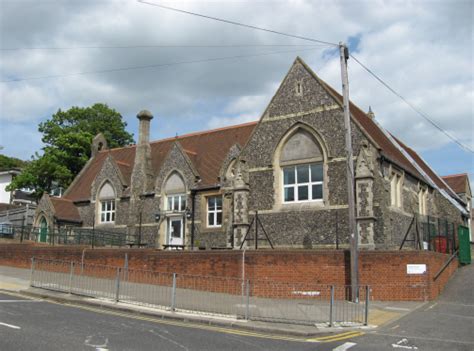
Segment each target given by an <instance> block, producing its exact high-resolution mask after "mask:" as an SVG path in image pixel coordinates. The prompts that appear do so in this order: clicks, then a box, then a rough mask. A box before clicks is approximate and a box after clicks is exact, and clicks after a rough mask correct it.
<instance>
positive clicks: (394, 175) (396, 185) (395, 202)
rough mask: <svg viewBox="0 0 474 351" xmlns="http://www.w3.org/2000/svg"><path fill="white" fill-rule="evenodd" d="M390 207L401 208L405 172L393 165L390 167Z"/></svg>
mask: <svg viewBox="0 0 474 351" xmlns="http://www.w3.org/2000/svg"><path fill="white" fill-rule="evenodd" d="M389 174H390V177H389V180H390V207H392V208H396V209H403V194H402V193H403V184H404V180H405V174H404V172H403V171H402V170H398V169H396V168H395V167H393V165H391V167H390V173H389Z"/></svg>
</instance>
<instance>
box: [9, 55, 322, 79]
mask: <svg viewBox="0 0 474 351" xmlns="http://www.w3.org/2000/svg"><path fill="white" fill-rule="evenodd" d="M316 49H317V48H309V49H301V50H286V51H273V52H265V53H260V54H251V55H236V56H223V57H214V58H207V59H200V60H189V61H179V62H168V63H158V64H153V65H144V66H131V67H119V68H110V69H103V70H96V71H85V72H75V73H65V74H52V75H47V76H37V77H23V78H13V79H9V80H2V81H0V82H1V83H12V82H21V81H26V80H39V79H55V78H63V77H72V76H82V75H89V74H100V73H110V72H121V71H131V70H137V69H149V68H161V67H170V66H178V65H186V64H192V63H203V62H215V61H225V60H236V59H242V58H249V57H259V56H269V55H277V54H285V53H295V52H303V51H311V50H316Z"/></svg>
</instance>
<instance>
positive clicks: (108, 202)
mask: <svg viewBox="0 0 474 351" xmlns="http://www.w3.org/2000/svg"><path fill="white" fill-rule="evenodd" d="M99 222H100V223H114V222H115V190H114V188H113V187H112V185H111V184H110V183H109V182H106V183H105V184H104V185H102V188H100V191H99Z"/></svg>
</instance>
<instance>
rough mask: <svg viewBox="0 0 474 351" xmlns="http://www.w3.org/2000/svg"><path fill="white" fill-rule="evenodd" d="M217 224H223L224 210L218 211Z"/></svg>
mask: <svg viewBox="0 0 474 351" xmlns="http://www.w3.org/2000/svg"><path fill="white" fill-rule="evenodd" d="M216 224H217V225H221V224H222V212H218V213H217V221H216Z"/></svg>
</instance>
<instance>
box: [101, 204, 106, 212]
mask: <svg viewBox="0 0 474 351" xmlns="http://www.w3.org/2000/svg"><path fill="white" fill-rule="evenodd" d="M101 207H102V211H105V202H102V203H101Z"/></svg>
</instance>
